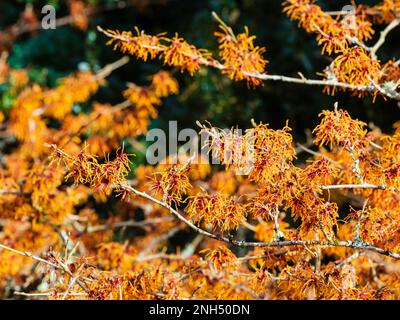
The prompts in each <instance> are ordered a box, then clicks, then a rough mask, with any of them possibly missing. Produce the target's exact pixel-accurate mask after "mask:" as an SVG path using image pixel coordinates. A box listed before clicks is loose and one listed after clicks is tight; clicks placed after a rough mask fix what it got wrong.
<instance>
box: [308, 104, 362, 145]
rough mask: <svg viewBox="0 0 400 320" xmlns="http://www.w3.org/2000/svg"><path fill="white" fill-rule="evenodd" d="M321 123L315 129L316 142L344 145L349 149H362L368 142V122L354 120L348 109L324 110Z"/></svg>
mask: <svg viewBox="0 0 400 320" xmlns="http://www.w3.org/2000/svg"><path fill="white" fill-rule="evenodd" d="M320 116H321V117H322V121H321V123H320V124H319V125H318V126H317V127H316V128H315V129H314V131H313V133H316V135H317V137H316V139H315V140H314V143H315V144H319V145H324V144H329V145H330V146H331V147H332V146H337V147H343V148H346V149H349V150H353V149H354V150H355V149H362V148H364V147H365V146H366V145H367V144H368V136H367V130H366V129H365V127H366V126H367V124H366V123H364V122H362V121H359V120H353V119H352V118H351V117H350V115H349V114H348V112H347V111H344V110H342V109H337V105H336V106H335V110H334V111H328V110H325V111H323V112H322V113H321V114H320Z"/></svg>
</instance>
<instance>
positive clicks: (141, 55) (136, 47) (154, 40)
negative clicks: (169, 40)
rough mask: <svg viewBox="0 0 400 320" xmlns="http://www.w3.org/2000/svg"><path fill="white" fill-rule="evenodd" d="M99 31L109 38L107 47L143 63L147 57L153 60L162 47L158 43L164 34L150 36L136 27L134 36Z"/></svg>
mask: <svg viewBox="0 0 400 320" xmlns="http://www.w3.org/2000/svg"><path fill="white" fill-rule="evenodd" d="M99 30H100V31H102V32H104V33H105V34H106V35H107V36H109V37H111V39H110V40H109V41H108V42H107V45H114V50H116V49H119V50H121V52H123V53H129V54H131V55H133V56H136V57H137V58H138V59H142V60H144V61H146V60H147V59H148V58H149V57H150V58H151V59H155V58H156V56H157V55H158V53H159V52H160V51H162V50H163V47H164V46H163V45H162V44H161V43H160V40H161V39H164V38H163V35H165V33H162V34H158V35H156V36H151V35H147V34H146V33H144V31H140V30H139V28H138V27H135V31H136V36H134V35H133V34H132V32H130V31H122V32H119V31H113V30H106V31H105V30H103V29H101V28H99Z"/></svg>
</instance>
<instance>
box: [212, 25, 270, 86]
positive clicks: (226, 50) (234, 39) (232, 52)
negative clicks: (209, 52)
mask: <svg viewBox="0 0 400 320" xmlns="http://www.w3.org/2000/svg"><path fill="white" fill-rule="evenodd" d="M220 28H221V29H222V32H215V35H216V36H217V38H218V42H219V48H220V56H221V58H222V60H223V61H224V69H223V71H222V72H223V73H226V74H227V75H228V76H229V77H230V78H231V79H233V80H244V79H245V80H247V83H248V85H249V86H251V87H256V86H258V85H260V84H262V80H261V79H258V78H255V77H254V76H252V75H258V74H261V73H264V71H265V66H266V64H267V63H268V61H267V60H265V59H264V57H263V56H262V54H263V53H264V52H265V48H262V47H261V48H260V47H258V46H255V45H254V39H255V38H256V37H255V36H249V30H248V28H247V27H245V32H244V33H240V34H238V35H236V36H235V35H234V34H233V32H232V30H231V29H230V28H229V27H227V26H226V25H220Z"/></svg>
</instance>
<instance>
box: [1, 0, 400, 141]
mask: <svg viewBox="0 0 400 320" xmlns="http://www.w3.org/2000/svg"><path fill="white" fill-rule="evenodd" d="M91 2H92V3H94V4H96V5H103V4H105V3H112V2H113V1H111V0H109V1H104V0H103V1H101V0H93V1H91ZM359 2H360V1H357V3H359ZM378 2H379V1H363V3H368V4H376V3H378ZM26 3H33V5H34V7H35V9H36V11H37V13H38V15H39V17H40V10H41V7H42V6H43V5H45V4H48V3H50V4H54V5H55V6H56V8H57V17H58V18H60V17H63V16H65V15H67V14H68V10H67V8H66V6H65V3H64V2H63V1H60V0H54V1H36V0H31V1H28V0H19V1H11V0H2V1H1V2H0V13H1V15H0V30H1V29H4V28H5V27H6V26H8V25H10V24H12V23H14V22H15V21H16V20H17V19H18V16H19V14H20V12H21V11H22V10H23V9H24V6H25V4H26ZM134 3H136V4H134V5H133V6H130V7H129V8H126V9H122V10H113V11H109V12H105V13H102V14H98V15H95V16H93V17H91V23H90V27H89V30H88V31H87V32H82V31H79V30H77V29H75V28H73V27H71V26H65V27H60V28H57V29H56V30H39V31H38V33H37V34H36V35H33V36H32V35H25V36H23V37H21V38H19V39H18V40H17V41H16V42H15V43H14V45H13V47H12V48H11V51H10V63H11V65H12V67H14V68H29V70H30V77H31V78H32V79H33V80H35V81H38V82H40V83H44V84H47V85H49V86H53V85H55V84H56V81H57V79H58V78H59V77H60V76H63V75H66V74H68V73H70V72H73V71H74V70H76V69H77V68H78V67H79V66H82V65H84V64H83V63H86V64H87V65H88V66H89V67H90V68H92V69H94V70H96V69H98V68H100V67H101V66H104V65H105V64H107V63H110V62H112V61H115V60H116V59H118V58H119V57H121V54H120V53H118V52H113V50H112V48H110V47H107V46H106V45H105V43H106V41H107V39H106V37H105V36H103V35H101V34H99V33H98V32H97V31H96V26H97V25H101V26H102V27H104V28H111V29H119V30H133V28H134V26H135V25H137V26H139V27H140V28H141V29H144V30H145V31H146V32H148V33H159V32H164V31H167V32H168V34H169V35H170V36H172V35H173V34H174V32H178V33H179V34H180V35H181V36H182V37H184V38H185V39H187V40H188V41H189V42H191V43H193V44H195V45H197V46H199V47H203V48H208V49H210V50H211V51H214V55H217V53H216V49H217V42H216V39H215V37H214V36H213V32H214V31H215V30H216V29H217V23H216V22H215V21H214V20H213V18H212V16H211V12H212V11H215V12H217V13H218V14H219V15H220V16H221V17H222V18H223V19H224V20H225V21H226V22H227V23H228V24H230V25H231V26H232V27H233V29H234V31H235V32H241V31H242V30H243V27H244V26H245V25H247V26H248V27H249V29H250V32H251V33H252V34H254V35H256V36H257V39H256V43H257V44H258V45H261V46H266V48H267V52H266V58H267V59H268V60H269V61H270V64H269V65H268V73H270V74H283V75H290V76H297V72H302V73H303V74H304V75H305V76H306V77H313V78H315V77H317V75H316V72H318V71H321V70H322V69H323V68H324V67H325V66H326V65H327V64H328V63H329V58H327V57H323V56H321V54H320V50H319V49H318V47H317V45H316V42H315V39H314V37H313V36H310V35H308V34H307V33H306V32H305V31H303V30H301V29H299V28H297V25H296V23H294V22H292V21H290V20H289V19H288V18H287V17H286V16H285V15H284V14H283V13H282V1H277V0H264V1H261V0H242V1H239V0H236V1H235V0H194V1H177V0H143V1H134ZM318 4H320V5H321V6H323V7H324V8H325V9H328V10H340V9H341V8H342V7H343V6H344V5H348V4H349V1H338V0H335V1H333V0H325V1H322V0H321V1H318ZM399 40H400V31H398V30H397V31H395V32H393V33H392V34H391V35H390V37H389V38H388V40H387V43H386V44H385V46H384V47H383V48H382V51H381V52H380V53H381V57H382V58H383V59H385V60H386V59H389V58H391V57H393V56H394V57H397V58H399V57H400V48H399V46H398V43H399ZM162 68H163V66H162V63H161V62H160V61H152V62H147V63H144V62H141V61H136V60H135V59H134V58H132V59H131V62H130V63H129V65H127V66H124V67H123V68H121V69H119V70H117V71H116V72H114V73H113V74H112V76H110V77H109V78H108V86H107V87H105V88H103V89H101V91H100V92H99V93H98V94H97V95H96V97H95V99H96V100H97V101H100V102H111V103H118V102H120V101H122V99H123V98H122V96H121V91H122V90H123V89H124V87H125V83H126V82H127V81H131V82H135V83H137V84H146V83H147V81H148V76H149V75H150V74H152V73H154V72H156V71H157V70H159V69H162ZM175 74H176V76H177V77H178V79H179V82H180V85H181V95H180V96H178V97H169V98H168V99H166V101H165V104H164V106H163V107H162V108H161V110H160V111H161V114H160V117H159V119H157V120H156V121H154V122H153V124H152V126H153V127H160V126H161V127H165V126H166V125H167V121H168V120H178V124H179V126H180V127H195V121H196V120H200V121H202V120H209V121H210V122H211V123H212V124H214V125H217V126H219V127H231V126H236V125H238V126H239V127H241V128H246V127H249V126H250V119H251V118H254V119H255V120H256V121H263V122H264V123H270V124H271V126H272V127H273V128H281V127H282V126H284V125H285V121H286V119H289V125H290V126H291V127H292V128H293V129H294V135H295V137H296V138H297V139H299V140H300V141H302V140H304V139H305V134H304V132H305V130H306V129H307V128H313V127H314V126H315V125H316V124H317V122H318V113H319V112H320V111H321V110H322V109H325V108H332V106H333V103H334V102H335V101H338V102H339V104H340V105H341V106H343V107H345V108H347V109H348V110H349V112H350V113H351V115H352V116H353V117H357V118H359V119H362V120H364V121H367V122H373V123H374V124H375V125H378V126H380V127H381V128H382V129H383V130H384V131H390V130H391V128H392V124H393V123H394V122H395V121H396V120H397V119H399V115H400V109H399V108H398V106H397V104H396V103H395V102H393V101H384V100H383V99H382V98H378V99H377V101H376V103H375V104H373V103H372V101H371V98H364V99H359V98H357V97H352V96H351V95H350V94H349V93H343V94H338V95H336V96H335V97H330V96H327V95H326V94H324V93H322V88H320V87H312V86H302V85H294V84H288V83H272V82H265V84H264V86H262V87H259V88H257V89H254V90H252V89H248V88H247V86H246V83H245V82H240V83H234V82H232V81H230V80H229V79H228V78H227V77H225V76H223V75H221V74H220V73H219V72H218V71H216V70H211V69H206V68H203V71H202V72H201V73H200V74H197V75H195V76H194V77H191V76H190V75H188V74H186V73H184V74H180V73H179V71H177V72H176V73H175ZM0 90H1V91H0V94H1V95H2V103H1V107H2V108H3V109H6V108H9V107H10V105H11V104H12V100H13V97H10V96H9V95H8V92H7V88H5V87H4V86H3V87H1V88H0ZM82 107H83V110H84V108H85V106H82ZM77 110H80V109H79V108H78V109H77Z"/></svg>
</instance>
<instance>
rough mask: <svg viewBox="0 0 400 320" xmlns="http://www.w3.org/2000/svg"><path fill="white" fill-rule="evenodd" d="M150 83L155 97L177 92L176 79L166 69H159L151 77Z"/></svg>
mask: <svg viewBox="0 0 400 320" xmlns="http://www.w3.org/2000/svg"><path fill="white" fill-rule="evenodd" d="M151 85H152V87H153V88H154V93H155V94H156V96H157V97H167V96H169V95H171V94H178V92H179V85H178V81H176V79H175V78H174V77H172V76H171V73H169V72H168V71H159V72H157V73H156V74H154V75H153V76H152V77H151Z"/></svg>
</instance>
